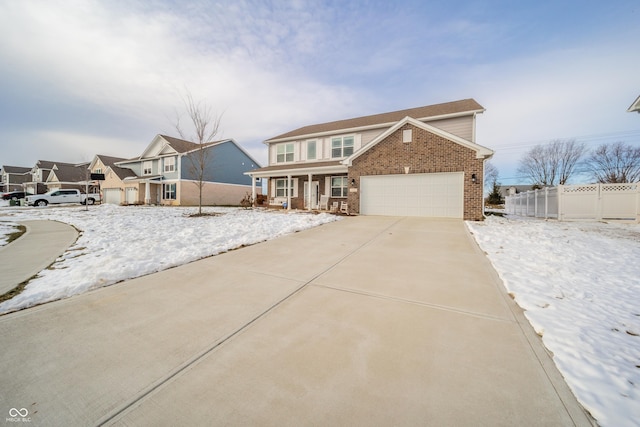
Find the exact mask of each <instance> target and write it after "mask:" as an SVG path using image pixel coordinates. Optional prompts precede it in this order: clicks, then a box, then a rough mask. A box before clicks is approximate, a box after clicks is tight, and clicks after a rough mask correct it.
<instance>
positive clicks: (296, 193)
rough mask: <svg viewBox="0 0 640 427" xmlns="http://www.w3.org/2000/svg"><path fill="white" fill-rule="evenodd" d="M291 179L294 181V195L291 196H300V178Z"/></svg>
mask: <svg viewBox="0 0 640 427" xmlns="http://www.w3.org/2000/svg"><path fill="white" fill-rule="evenodd" d="M291 181H293V196H291V197H298V178H291Z"/></svg>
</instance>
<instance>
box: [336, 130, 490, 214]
mask: <svg viewBox="0 0 640 427" xmlns="http://www.w3.org/2000/svg"><path fill="white" fill-rule="evenodd" d="M405 129H412V130H413V139H412V141H411V142H409V143H404V142H402V131H403V130H405ZM407 166H408V167H409V173H435V172H464V219H466V220H475V221H480V220H482V219H483V209H482V182H483V179H482V172H483V160H482V159H476V152H475V151H474V150H471V149H469V148H466V147H463V146H462V145H460V144H457V143H455V142H452V141H450V140H448V139H446V138H443V137H441V136H439V135H436V134H433V133H431V132H428V131H426V130H424V129H421V128H417V127H415V126H413V125H411V124H408V123H407V124H406V125H404V126H403V127H402V128H400V129H398V130H397V131H396V132H394V133H393V134H391V135H389V136H388V137H387V138H385V139H384V140H383V141H380V142H379V143H378V144H377V145H376V146H375V147H372V148H371V149H369V150H368V151H366V152H365V153H364V154H362V155H361V156H359V157H358V158H357V159H355V160H354V161H353V165H352V167H350V168H349V182H351V180H352V179H355V182H356V185H355V187H356V188H358V189H360V176H366V175H392V174H404V173H405V167H407ZM472 174H475V175H476V183H473V182H472V181H471V175H472ZM348 203H349V210H350V211H351V212H356V213H357V212H359V211H360V193H359V191H358V192H350V193H349V198H348Z"/></svg>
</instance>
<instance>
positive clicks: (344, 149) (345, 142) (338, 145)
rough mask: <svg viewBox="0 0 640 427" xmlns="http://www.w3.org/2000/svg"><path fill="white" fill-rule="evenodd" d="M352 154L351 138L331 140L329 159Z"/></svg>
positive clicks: (344, 137)
mask: <svg viewBox="0 0 640 427" xmlns="http://www.w3.org/2000/svg"><path fill="white" fill-rule="evenodd" d="M352 154H353V136H343V137H337V138H331V157H332V158H338V157H347V156H350V155H352Z"/></svg>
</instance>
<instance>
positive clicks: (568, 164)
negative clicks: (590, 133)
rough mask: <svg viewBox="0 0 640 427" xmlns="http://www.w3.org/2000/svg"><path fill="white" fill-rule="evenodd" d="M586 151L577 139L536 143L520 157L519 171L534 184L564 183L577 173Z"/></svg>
mask: <svg viewBox="0 0 640 427" xmlns="http://www.w3.org/2000/svg"><path fill="white" fill-rule="evenodd" d="M585 151H586V148H585V145H584V144H582V143H578V142H576V140H575V139H566V140H562V139H556V140H553V141H551V143H549V144H547V145H536V146H535V147H533V148H532V149H531V150H529V151H528V152H527V153H526V154H525V155H524V157H523V158H522V159H520V165H519V167H518V173H520V174H522V175H523V176H525V177H526V178H528V179H529V180H530V181H531V183H532V184H533V185H537V186H541V187H544V186H554V185H557V184H560V185H564V184H566V182H567V181H568V180H569V178H571V176H572V175H573V174H574V173H575V171H576V166H578V164H579V163H580V160H581V159H582V158H583V157H584V154H585Z"/></svg>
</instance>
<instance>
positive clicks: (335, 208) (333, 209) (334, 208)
mask: <svg viewBox="0 0 640 427" xmlns="http://www.w3.org/2000/svg"><path fill="white" fill-rule="evenodd" d="M329 212H338V202H333V203H331V209H330V210H329Z"/></svg>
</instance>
